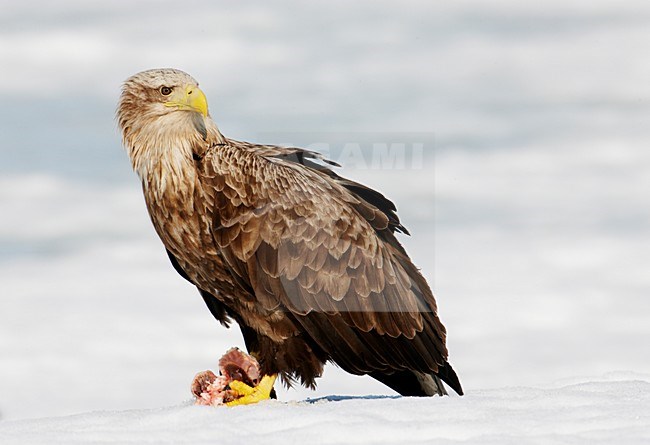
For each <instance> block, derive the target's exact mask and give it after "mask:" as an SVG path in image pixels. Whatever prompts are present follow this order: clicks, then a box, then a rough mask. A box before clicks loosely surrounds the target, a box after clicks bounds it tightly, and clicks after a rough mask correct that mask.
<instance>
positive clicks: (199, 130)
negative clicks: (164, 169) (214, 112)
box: [117, 68, 222, 176]
mask: <svg viewBox="0 0 650 445" xmlns="http://www.w3.org/2000/svg"><path fill="white" fill-rule="evenodd" d="M117 121H118V125H119V127H120V130H121V132H122V140H123V143H124V146H125V147H126V149H127V152H128V154H129V157H130V158H131V162H132V164H133V167H134V169H135V170H136V171H137V172H138V173H139V174H140V176H143V174H144V173H145V170H146V166H147V165H149V164H151V162H152V161H154V160H155V159H156V158H160V157H161V156H164V155H165V154H168V152H169V151H170V150H174V151H176V152H177V153H176V154H178V153H179V152H180V153H181V154H187V155H189V156H190V157H191V155H192V153H197V152H201V151H202V150H205V147H206V146H209V145H210V144H212V143H214V142H216V141H218V140H219V139H220V138H221V137H222V136H221V135H220V133H219V131H218V129H217V127H216V125H215V124H214V122H212V119H211V118H210V115H209V113H208V101H207V99H206V97H205V94H204V93H203V91H201V89H200V88H199V84H198V82H197V81H196V80H195V79H194V78H193V77H192V76H190V75H189V74H187V73H185V72H183V71H180V70H177V69H172V68H162V69H152V70H147V71H142V72H140V73H138V74H135V75H133V76H131V77H129V78H128V79H127V80H126V81H125V82H124V84H123V86H122V95H121V96H120V100H119V103H118V107H117Z"/></svg>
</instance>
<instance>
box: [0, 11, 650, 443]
mask: <svg viewBox="0 0 650 445" xmlns="http://www.w3.org/2000/svg"><path fill="white" fill-rule="evenodd" d="M154 5H155V6H154ZM286 10H289V11H291V14H286V13H285V11H286ZM196 11H200V12H201V13H200V14H199V13H196ZM649 11H650V10H649V3H648V2H647V1H640V0H634V1H629V2H625V5H622V4H621V2H618V1H614V0H598V1H592V2H582V1H577V0H569V1H567V0H553V1H548V2H544V3H543V4H541V3H540V4H538V5H537V4H535V5H533V4H531V3H530V2H516V1H513V0H491V1H478V0H462V1H457V2H453V3H450V2H430V1H424V0H423V1H413V2H409V7H408V8H404V7H403V5H402V4H401V3H399V2H391V1H373V2H368V3H364V2H354V3H351V2H343V1H327V2H325V1H313V2H301V1H294V0H282V1H279V2H276V3H274V4H273V5H270V4H269V3H265V2H259V1H258V2H238V3H233V2H210V3H205V2H199V1H194V2H191V4H189V6H187V7H185V6H184V10H183V12H184V13H187V14H194V15H193V16H192V17H193V18H192V21H191V24H192V32H187V28H186V27H184V26H182V27H176V28H175V27H170V26H169V23H170V21H171V20H175V19H176V17H177V16H179V10H178V5H177V2H172V1H167V2H138V3H133V4H130V5H129V7H128V8H126V7H124V5H118V4H114V3H102V4H99V3H91V2H86V1H81V0H67V1H62V2H57V3H56V6H53V3H52V2H46V1H38V0H26V1H22V2H18V3H17V2H13V3H12V2H0V25H1V26H0V66H2V67H7V69H2V70H0V99H1V100H2V103H3V104H8V105H5V106H3V107H0V125H2V128H0V134H1V135H2V137H0V155H1V157H2V163H0V212H1V215H0V216H1V217H0V360H1V362H0V443H2V444H3V445H4V444H5V443H21V444H22V443H93V442H94V443H103V442H120V443H129V442H135V443H146V442H153V443H166V442H167V443H171V442H174V443H182V442H186V443H202V442H222V443H229V442H228V441H230V442H232V443H242V442H247V440H245V439H244V438H243V436H242V435H241V434H238V433H237V431H246V433H247V434H248V435H250V437H251V440H250V441H266V442H268V443H274V442H276V441H277V442H280V441H282V442H283V443H295V442H300V443H303V442H309V441H310V440H308V439H313V440H311V441H312V442H313V443H354V442H355V441H356V442H357V443H382V441H383V442H384V443H396V442H403V441H406V440H409V441H412V442H414V443H420V442H432V441H435V442H440V443H445V441H447V442H450V443H457V442H473V443H548V442H556V443H599V442H601V443H612V442H616V443H641V442H648V441H649V440H650V438H649V437H648V436H649V433H648V425H649V424H650V422H649V419H648V406H649V405H650V404H649V403H648V384H649V382H650V356H649V355H648V352H647V350H648V348H647V345H648V344H649V343H650V323H648V315H649V314H650V299H649V298H648V294H649V291H650V274H649V273H648V271H649V270H650V249H648V248H647V246H648V245H650V205H648V191H649V190H650V175H648V171H650V151H648V141H649V140H650V126H648V116H649V115H650V114H649V109H648V104H650V89H649V85H650V83H648V81H647V79H648V78H650V63H648V61H649V60H650V59H649V58H648V57H647V54H648V51H649V48H648V42H650V35H649V34H650V22H649V19H648V17H650V15H648V12H649ZM215 23H218V24H219V25H218V26H214V24H215ZM154 35H155V36H157V39H153V38H151V36H154ZM158 38H159V39H158ZM156 66H175V67H178V68H181V69H185V70H187V71H188V72H190V73H191V74H192V75H194V76H195V77H196V78H197V79H199V80H200V82H201V85H202V88H203V89H204V90H205V91H206V94H207V96H208V99H209V101H210V107H211V113H212V115H213V116H214V117H215V118H216V119H217V121H218V123H219V125H220V127H221V129H222V131H223V132H224V133H225V134H226V135H228V136H231V137H235V138H240V139H244V140H253V141H259V142H265V143H280V142H287V143H288V142H293V143H296V144H300V145H301V146H306V147H308V148H313V149H318V150H320V151H323V152H325V153H326V154H329V155H331V156H332V157H334V158H336V159H338V160H340V161H342V162H343V163H344V164H345V167H346V168H345V169H344V170H342V171H341V172H340V173H341V174H343V175H346V176H349V177H351V178H353V179H356V180H359V181H361V182H363V183H366V184H368V185H371V186H373V187H375V188H377V189H378V190H380V191H382V192H383V193H385V194H386V195H387V196H388V197H389V198H391V199H392V200H394V201H395V202H396V204H397V206H398V208H399V214H400V217H401V218H402V221H403V222H404V223H405V225H406V226H407V227H408V228H409V230H410V231H411V233H412V234H413V236H412V237H411V238H408V237H401V238H400V239H401V240H402V241H403V242H404V244H405V246H406V248H407V250H408V251H409V253H410V255H411V256H412V258H413V259H414V262H415V263H416V264H417V265H418V266H419V267H420V268H421V269H422V271H423V274H424V275H425V277H426V278H427V280H428V282H429V283H430V284H431V285H432V287H433V289H434V292H435V293H436V295H437V299H438V303H439V308H440V314H441V318H442V320H443V322H444V324H445V325H446V327H447V329H448V333H449V336H448V345H449V350H450V361H451V363H452V364H453V366H454V368H455V369H456V370H457V372H458V374H459V376H460V379H461V381H462V383H463V386H464V388H465V391H466V393H467V395H466V396H465V397H463V398H459V397H453V396H452V397H449V398H444V399H431V400H420V399H414V400H411V399H394V398H390V397H393V396H394V395H395V394H394V393H393V392H391V391H390V390H389V389H388V388H386V387H385V386H383V385H381V384H379V383H377V382H375V381H374V380H372V379H370V378H367V377H366V378H364V377H355V376H351V375H348V374H345V373H344V372H342V371H341V370H339V369H337V368H336V367H335V366H332V365H328V366H327V367H326V372H325V375H324V376H323V378H322V379H320V381H319V386H318V388H317V390H316V391H315V392H312V391H310V390H306V389H304V388H294V389H284V388H279V389H280V390H279V397H280V402H274V403H268V404H264V405H260V406H255V407H243V408H237V409H233V410H229V409H225V410H218V409H206V408H201V407H193V406H190V402H189V396H190V394H189V385H190V383H191V380H192V377H193V376H194V375H195V374H196V373H197V372H198V371H202V370H205V369H215V368H216V364H217V360H218V357H219V356H220V355H221V354H223V353H224V352H225V351H226V350H227V349H229V348H230V347H232V346H239V347H243V341H242V338H241V334H240V333H239V332H238V331H237V329H236V328H233V329H230V330H226V329H224V328H222V327H221V326H220V325H218V323H215V322H214V320H213V319H212V318H211V316H210V314H209V312H208V311H207V309H206V308H205V306H204V304H203V302H202V300H201V298H200V296H199V295H198V293H197V292H196V290H195V289H194V288H193V287H192V286H190V285H189V284H188V283H186V282H184V280H182V279H181V278H180V277H178V275H177V274H176V273H175V272H174V270H173V268H172V267H171V265H170V264H169V261H168V260H167V258H166V255H165V253H164V250H163V248H162V245H161V244H160V241H159V240H158V239H157V238H156V235H155V233H154V231H153V229H152V227H151V223H150V221H149V218H148V216H147V214H146V210H145V206H144V202H143V199H142V194H141V191H140V189H139V184H138V182H137V179H136V178H135V175H134V174H133V173H132V172H131V169H130V166H129V163H128V160H127V159H126V155H125V153H124V152H123V151H122V150H121V148H120V138H119V135H118V134H117V131H116V125H115V122H114V110H115V102H116V100H117V96H118V94H119V85H120V82H122V81H123V80H124V79H125V78H126V77H127V76H129V75H131V74H133V73H135V72H137V71H139V70H141V69H146V68H152V67H156ZM35 123H38V125H35ZM392 141H395V142H398V143H399V142H402V143H405V144H406V145H407V146H408V147H411V148H412V147H415V146H417V144H419V143H423V144H424V152H423V156H422V158H419V157H413V158H412V159H408V162H405V163H402V162H401V161H403V159H401V158H396V159H394V161H393V163H392V164H391V161H390V157H389V158H388V159H389V161H388V165H386V163H385V162H384V161H386V159H387V158H386V157H385V156H384V154H382V153H384V152H382V150H381V149H377V148H376V147H373V146H372V143H373V142H380V143H381V142H386V143H388V142H392ZM345 143H352V144H355V143H357V144H358V146H359V147H360V150H359V151H355V150H351V151H348V152H345V145H344V144H345ZM328 144H329V145H328ZM342 146H343V150H342ZM414 162H415V163H414ZM380 167H381V168H380ZM335 394H340V395H341V396H340V398H336V397H333V395H335ZM323 397H327V398H328V400H329V401H321V402H318V403H307V402H305V400H306V399H307V398H323ZM357 397H358V398H357ZM382 397H389V398H382ZM161 407H167V408H161ZM79 413H85V414H79Z"/></svg>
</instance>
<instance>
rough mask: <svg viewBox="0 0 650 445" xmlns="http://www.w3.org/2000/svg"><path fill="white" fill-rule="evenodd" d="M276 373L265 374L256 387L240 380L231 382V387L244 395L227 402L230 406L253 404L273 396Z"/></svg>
mask: <svg viewBox="0 0 650 445" xmlns="http://www.w3.org/2000/svg"><path fill="white" fill-rule="evenodd" d="M275 378H276V376H275V375H270V376H269V375H265V376H264V377H262V380H261V381H260V383H259V384H258V385H257V386H256V387H251V386H248V385H247V384H246V383H242V382H239V381H236V380H235V381H233V382H230V385H229V386H230V389H232V390H233V391H235V392H236V393H237V394H239V395H241V396H242V397H240V398H238V399H236V400H233V401H232V402H228V403H226V405H228V406H238V405H251V404H253V403H257V402H261V401H262V400H266V399H270V398H271V391H272V390H273V384H274V383H275Z"/></svg>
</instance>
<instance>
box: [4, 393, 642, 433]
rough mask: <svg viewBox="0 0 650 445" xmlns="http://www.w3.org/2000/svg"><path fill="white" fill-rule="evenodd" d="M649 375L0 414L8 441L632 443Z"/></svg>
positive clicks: (639, 419) (638, 423) (638, 429)
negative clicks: (458, 392)
mask: <svg viewBox="0 0 650 445" xmlns="http://www.w3.org/2000/svg"><path fill="white" fill-rule="evenodd" d="M648 441H650V383H649V382H647V381H638V380H621V381H609V382H607V381H599V382H586V383H581V384H574V385H569V386H564V387H560V388H553V389H539V388H527V387H510V388H501V389H492V390H482V391H474V392H472V393H471V394H469V395H467V396H465V397H463V398H460V397H446V398H423V399H417V398H401V397H395V398H391V397H378V396H375V397H365V398H364V397H361V398H355V397H349V396H342V397H337V396H329V397H327V398H322V399H316V400H312V401H303V402H291V403H284V402H278V401H269V402H264V403H261V404H259V405H254V406H248V407H237V408H226V407H222V408H212V407H200V406H193V405H191V404H190V403H189V402H188V403H186V404H183V405H177V406H172V407H166V408H157V409H148V410H130V411H99V412H92V413H87V414H79V415H74V416H69V417H60V418H47V419H37V420H23V421H8V422H3V423H0V443H2V444H4V445H8V444H21V445H22V444H27V443H29V444H95V443H109V442H114V443H122V444H145V443H151V444H167V443H169V444H171V443H187V444H202V443H219V444H242V443H246V444H249V443H264V444H282V445H286V444H307V443H308V444H399V443H408V444H426V443H436V444H456V443H475V444H516V445H520V444H526V443H540V444H542V443H560V444H598V443H608V444H609V443H617V444H637V443H638V444H641V443H648Z"/></svg>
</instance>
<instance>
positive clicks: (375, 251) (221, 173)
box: [206, 145, 447, 374]
mask: <svg viewBox="0 0 650 445" xmlns="http://www.w3.org/2000/svg"><path fill="white" fill-rule="evenodd" d="M252 150H254V147H253V146H251V145H247V146H246V147H237V146H234V147H219V149H218V152H215V153H214V156H213V157H212V158H211V159H207V158H206V161H209V164H208V166H209V167H211V168H213V169H214V170H213V171H212V172H208V175H207V176H209V177H210V178H213V179H214V186H215V188H216V189H217V191H219V192H222V193H223V195H224V196H225V197H226V198H228V199H226V200H218V205H219V206H220V207H219V208H218V209H217V211H218V212H219V221H220V225H219V227H215V228H214V230H215V239H216V240H217V243H218V245H219V247H220V249H221V250H222V251H223V252H224V259H225V261H227V262H228V264H230V266H231V267H232V268H233V270H234V271H235V272H236V274H237V275H240V276H241V278H243V279H245V280H247V282H248V283H249V284H250V286H251V288H252V289H253V290H254V292H255V295H256V297H257V299H258V300H259V302H260V303H261V304H262V305H263V307H265V308H267V309H272V308H277V307H284V308H286V309H287V310H288V311H289V312H290V313H291V316H292V317H293V319H295V321H296V323H298V324H300V325H301V326H302V327H303V328H304V329H305V330H306V332H307V333H308V334H309V336H310V338H311V339H312V341H313V342H314V343H316V344H317V345H318V346H319V347H320V348H321V349H322V350H323V351H325V352H326V353H327V354H328V355H329V357H330V358H331V359H333V360H335V361H336V362H337V363H339V365H340V366H342V367H343V368H344V369H346V370H347V371H349V372H352V373H355V374H363V373H368V372H372V371H386V370H402V369H417V370H421V371H423V372H436V371H437V370H438V369H439V367H441V366H443V365H444V364H445V361H446V356H447V351H446V348H445V346H444V337H445V331H444V327H443V326H442V324H441V323H440V321H439V320H438V317H437V315H436V307H435V301H434V299H433V296H432V295H431V292H430V290H429V288H428V286H427V285H426V282H425V281H424V279H423V278H422V277H421V275H420V274H419V272H418V271H417V269H416V268H415V267H414V266H413V265H412V264H411V262H410V260H408V258H407V257H406V256H405V253H404V251H403V249H402V248H401V246H400V245H399V243H397V241H396V240H395V241H394V243H392V242H390V241H392V240H394V236H392V231H394V230H402V231H405V229H403V227H402V226H401V224H400V223H399V220H398V219H397V216H396V215H394V206H393V205H392V203H390V201H388V200H386V199H385V198H384V197H383V196H382V195H380V194H379V193H376V192H373V191H365V190H370V189H366V188H365V187H363V186H360V185H357V184H355V183H352V182H350V181H345V180H343V179H342V178H339V177H337V176H335V175H334V174H330V173H323V170H321V171H318V170H314V169H305V168H304V167H301V169H302V170H297V169H296V167H294V166H292V165H290V164H289V163H288V162H286V161H285V160H283V159H282V158H281V157H280V156H278V153H277V152H276V153H275V158H276V159H275V160H274V162H269V161H267V160H265V159H264V158H261V157H260V153H252ZM278 150H279V149H278ZM236 151H239V153H238V154H239V155H240V156H239V157H237V156H234V155H235V152H236ZM232 162H236V165H232V164H231V163H232ZM265 162H266V164H265ZM235 167H236V168H235ZM233 171H236V172H243V171H248V172H255V176H253V177H251V176H249V177H244V176H241V175H240V176H236V175H233V174H232V172H233ZM329 178H331V179H333V180H334V183H332V181H331V180H330V181H328V179H329ZM337 178H339V179H338V181H339V182H341V184H337V183H336V181H337ZM353 190H356V191H357V192H359V191H361V193H360V194H361V196H359V195H355V194H354V193H353ZM363 196H365V197H366V198H368V199H369V200H370V201H372V202H374V203H377V204H380V205H382V206H383V207H384V208H385V209H386V211H385V212H384V211H382V210H380V209H379V208H377V207H376V206H374V205H372V204H371V203H370V202H368V201H367V200H366V199H363ZM387 231H390V236H386V234H384V236H382V237H380V236H378V234H379V233H381V232H387ZM382 238H384V239H385V240H387V241H388V242H386V241H384V240H383V239H382Z"/></svg>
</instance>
